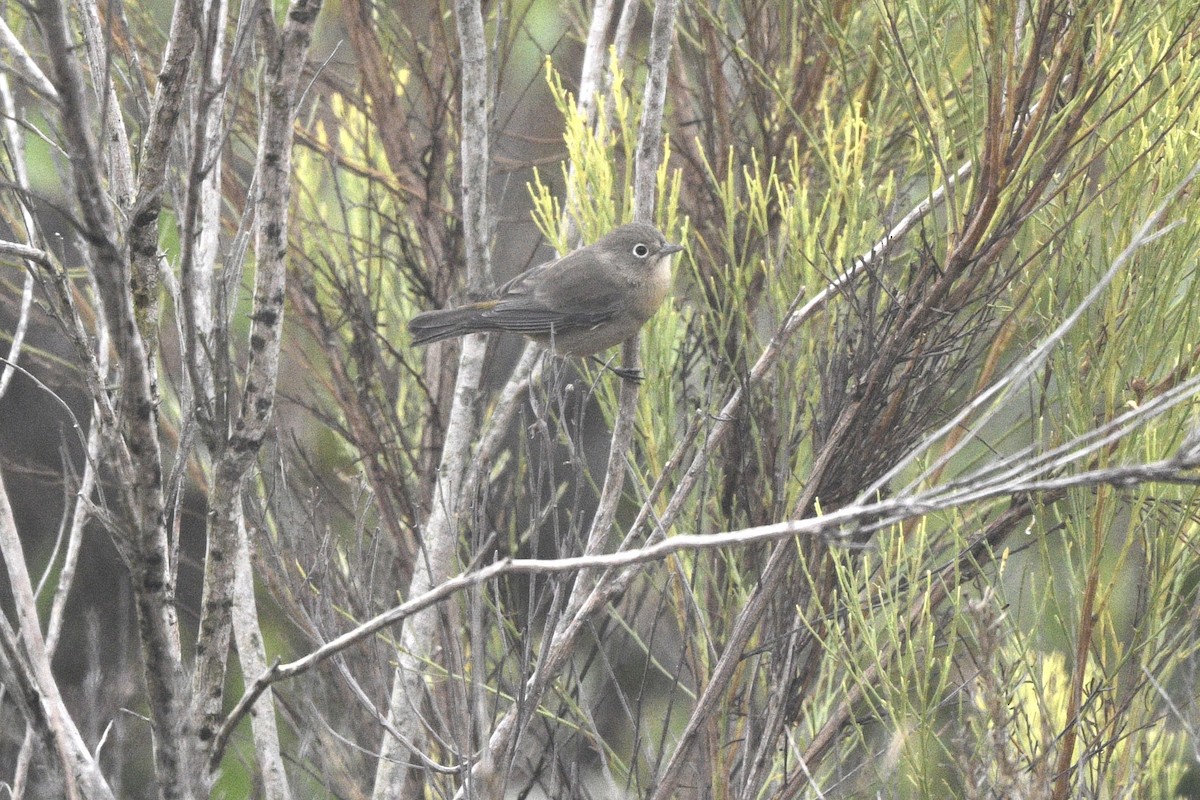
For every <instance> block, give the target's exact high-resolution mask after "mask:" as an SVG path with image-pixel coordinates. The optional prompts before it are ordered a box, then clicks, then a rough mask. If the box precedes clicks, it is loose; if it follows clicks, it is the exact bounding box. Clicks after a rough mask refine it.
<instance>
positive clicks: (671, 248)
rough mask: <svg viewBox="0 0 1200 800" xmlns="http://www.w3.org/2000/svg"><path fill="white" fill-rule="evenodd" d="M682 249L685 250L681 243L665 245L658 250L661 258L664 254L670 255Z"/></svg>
mask: <svg viewBox="0 0 1200 800" xmlns="http://www.w3.org/2000/svg"><path fill="white" fill-rule="evenodd" d="M681 250H683V245H681V244H668V245H663V249H662V250H659V251H658V255H659V257H660V258H661V257H662V256H669V255H671V254H672V253H678V252H680V251H681Z"/></svg>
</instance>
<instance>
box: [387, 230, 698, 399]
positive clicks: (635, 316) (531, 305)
mask: <svg viewBox="0 0 1200 800" xmlns="http://www.w3.org/2000/svg"><path fill="white" fill-rule="evenodd" d="M682 249H683V247H681V246H680V245H677V244H668V243H667V240H666V238H665V237H664V236H663V235H662V234H661V233H659V231H658V229H657V228H655V227H653V226H652V225H644V224H642V223H638V222H634V223H630V224H628V225H620V226H618V227H616V228H614V229H613V230H612V231H610V232H609V233H607V234H606V235H604V236H603V237H601V238H600V239H599V240H597V241H596V242H595V243H594V244H591V245H588V246H587V247H581V248H580V249H578V250H575V251H573V252H571V253H568V254H567V255H565V256H563V257H562V258H559V259H556V260H554V261H548V262H546V263H545V264H541V265H539V266H536V267H533V268H532V269H529V270H526V271H525V272H523V273H521V274H520V275H518V276H517V277H515V278H513V279H512V280H511V281H509V282H508V283H506V284H504V285H503V286H501V287H500V288H499V289H497V290H496V292H495V295H494V298H493V299H491V300H485V301H483V302H480V303H471V304H470V305H465V306H460V307H458V308H447V309H441V310H437V311H426V312H424V313H422V314H418V315H417V316H415V317H413V318H412V319H411V320H409V322H408V330H409V333H411V334H412V341H413V344H428V343H429V342H436V341H438V340H439V339H449V338H451V337H454V336H463V335H465V334H468V333H481V332H484V331H511V332H513V333H521V334H524V335H525V336H528V337H529V338H530V339H533V340H534V341H535V342H537V343H539V344H541V345H543V346H545V347H550V348H552V349H554V350H555V351H557V352H559V353H566V354H568V355H573V356H590V355H593V354H594V353H598V352H600V351H601V350H606V349H608V348H609V347H612V346H613V345H616V344H620V343H621V342H623V341H625V340H626V339H628V338H629V337H631V336H633V335H634V334H635V333H637V332H638V330H639V329H641V327H642V325H644V324H645V323H646V320H648V319H650V317H651V316H652V315H653V314H654V312H655V311H657V310H658V307H659V306H660V305H662V301H663V300H664V299H666V296H667V293H668V291H669V290H670V287H671V255H672V254H673V253H678V252H679V251H680V250H682ZM626 377H630V376H626Z"/></svg>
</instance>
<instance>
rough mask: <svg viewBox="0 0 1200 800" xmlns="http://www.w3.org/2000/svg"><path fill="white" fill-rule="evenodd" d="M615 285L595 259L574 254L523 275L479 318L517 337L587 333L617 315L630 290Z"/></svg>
mask: <svg viewBox="0 0 1200 800" xmlns="http://www.w3.org/2000/svg"><path fill="white" fill-rule="evenodd" d="M581 255H583V256H584V257H583V258H580V257H579V256H581ZM619 281H620V278H619V277H617V276H616V275H615V274H613V271H612V270H610V269H609V268H606V267H605V265H604V263H603V262H602V261H600V260H599V259H597V258H596V256H595V255H594V254H583V253H580V251H576V252H574V253H570V254H569V255H566V256H564V257H562V258H560V259H558V260H557V261H551V262H548V263H546V264H542V265H540V266H537V267H534V268H533V269H530V270H526V271H525V272H523V273H521V274H520V275H518V276H517V277H515V278H513V279H512V280H511V281H509V282H508V283H506V284H504V285H503V286H501V287H500V289H499V290H498V291H497V299H496V300H495V301H494V305H493V306H492V307H491V308H489V309H488V310H487V311H485V312H483V316H484V318H486V319H487V320H488V322H490V323H492V324H494V325H495V326H496V327H498V328H501V329H503V330H507V331H513V332H515V333H526V334H539V333H541V334H550V333H556V332H557V333H565V332H567V331H572V330H587V329H590V328H594V327H596V326H597V325H601V324H603V323H605V322H607V321H608V320H610V319H612V318H613V317H615V316H616V315H617V314H618V313H620V311H621V302H622V299H623V298H626V295H627V294H628V287H623V286H622V285H621V284H620V283H619Z"/></svg>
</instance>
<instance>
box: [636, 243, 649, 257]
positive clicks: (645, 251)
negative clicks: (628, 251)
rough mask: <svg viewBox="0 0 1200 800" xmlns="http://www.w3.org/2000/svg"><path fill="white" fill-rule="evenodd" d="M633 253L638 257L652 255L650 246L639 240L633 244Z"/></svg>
mask: <svg viewBox="0 0 1200 800" xmlns="http://www.w3.org/2000/svg"><path fill="white" fill-rule="evenodd" d="M633 254H634V255H635V256H637V257H638V258H645V257H646V256H648V255H650V248H649V247H646V245H644V244H642V243H641V242H638V243H637V244H635V245H634V246H633Z"/></svg>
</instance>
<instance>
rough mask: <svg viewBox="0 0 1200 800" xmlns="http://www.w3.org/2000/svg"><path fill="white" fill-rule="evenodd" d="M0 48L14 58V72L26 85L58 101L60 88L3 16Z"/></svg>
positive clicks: (0, 19) (0, 17) (1, 18)
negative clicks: (58, 88)
mask: <svg viewBox="0 0 1200 800" xmlns="http://www.w3.org/2000/svg"><path fill="white" fill-rule="evenodd" d="M0 49H2V50H4V51H5V52H7V53H8V54H9V56H10V57H11V58H12V60H13V64H14V67H15V69H14V70H13V71H12V72H13V74H14V75H16V76H17V77H18V78H20V79H21V81H22V82H23V83H24V84H25V85H26V86H28V87H29V88H30V89H33V90H34V91H35V92H37V93H38V94H40V95H42V96H43V97H45V98H47V99H48V100H51V101H53V102H58V90H57V89H55V88H54V84H52V83H51V82H50V79H49V78H47V77H46V73H44V72H42V68H41V67H39V66H38V65H37V62H36V61H34V60H33V56H31V55H29V51H28V50H26V49H25V46H24V45H23V44H21V40H20V39H18V38H17V35H16V34H15V33H13V32H12V29H11V28H9V27H8V23H7V22H5V21H4V17H2V16H0Z"/></svg>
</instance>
